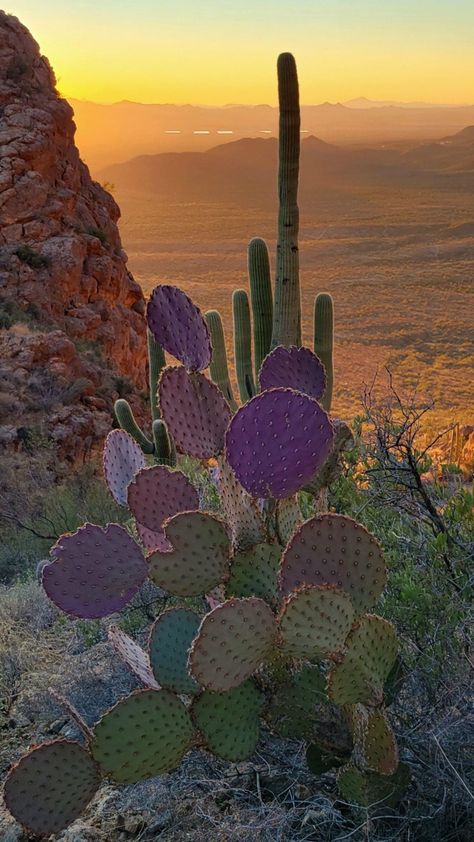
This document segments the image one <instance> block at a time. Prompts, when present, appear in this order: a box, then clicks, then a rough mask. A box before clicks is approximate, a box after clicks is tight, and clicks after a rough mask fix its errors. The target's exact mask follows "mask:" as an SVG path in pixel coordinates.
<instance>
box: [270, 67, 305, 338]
mask: <svg viewBox="0 0 474 842" xmlns="http://www.w3.org/2000/svg"><path fill="white" fill-rule="evenodd" d="M277 69H278V97H279V102H280V131H279V169H278V195H279V201H280V205H279V212H278V242H277V262H276V278H275V308H274V313H273V334H272V348H276V346H277V345H301V301H300V281H299V250H298V231H299V210H298V201H297V199H298V174H299V157H300V109H299V92H298V76H297V72H296V63H295V60H294V58H293V56H292V55H291V53H282V54H281V55H280V56H279V57H278V65H277Z"/></svg>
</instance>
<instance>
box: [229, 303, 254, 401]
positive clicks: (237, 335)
mask: <svg viewBox="0 0 474 842" xmlns="http://www.w3.org/2000/svg"><path fill="white" fill-rule="evenodd" d="M232 311H233V314H234V354H235V370H236V374H237V383H238V384H239V393H240V399H241V401H242V403H246V402H247V401H248V400H250V398H253V396H254V395H255V383H254V379H253V372H252V336H251V329H250V307H249V298H248V295H247V293H246V291H245V290H244V289H236V290H234V294H233V295H232Z"/></svg>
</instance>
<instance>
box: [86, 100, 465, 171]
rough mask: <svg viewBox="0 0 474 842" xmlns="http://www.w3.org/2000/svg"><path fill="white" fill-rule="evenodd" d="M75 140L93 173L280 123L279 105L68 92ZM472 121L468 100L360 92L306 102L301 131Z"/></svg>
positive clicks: (356, 134) (383, 137)
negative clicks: (413, 99) (99, 98)
mask: <svg viewBox="0 0 474 842" xmlns="http://www.w3.org/2000/svg"><path fill="white" fill-rule="evenodd" d="M71 103H72V106H73V108H74V112H75V120H76V125H77V142H78V145H79V148H80V151H81V154H82V156H83V158H84V159H85V160H86V161H87V162H88V164H89V166H90V167H91V169H92V172H93V173H94V174H95V173H96V172H97V171H98V170H99V169H101V168H103V167H104V166H106V165H107V164H111V163H114V162H116V161H125V160H127V159H129V158H132V157H135V156H136V155H140V154H154V153H159V152H203V151H205V150H207V149H210V148H212V147H213V146H216V144H223V143H226V142H232V141H235V140H240V139H242V138H246V137H253V138H258V137H260V138H265V137H267V136H272V135H276V134H277V131H278V110H277V108H276V107H272V106H269V105H255V106H248V105H229V106H225V107H219V108H216V107H214V108H205V107H202V106H197V105H172V104H164V105H153V104H150V105H148V104H142V103H137V102H129V101H123V102H117V103H114V104H112V105H101V104H98V103H93V102H84V101H81V100H71ZM472 124H474V105H465V106H440V105H432V106H430V105H429V104H428V103H407V104H401V103H391V102H390V103H386V102H373V101H370V100H369V101H366V100H364V99H363V98H361V99H358V100H352V101H351V102H349V103H345V104H341V103H335V104H333V103H329V102H325V103H322V104H320V105H306V106H302V109H301V129H302V132H303V136H308V135H316V136H317V137H319V138H321V139H322V140H324V141H325V142H326V143H332V144H339V145H344V146H347V145H352V146H354V145H356V146H357V145H358V146H361V145H362V146H367V145H384V146H393V145H397V146H399V145H403V144H408V145H410V144H411V145H413V143H416V142H420V141H427V140H435V139H437V138H440V137H443V136H444V135H450V134H454V133H456V132H458V131H460V130H461V129H462V128H464V127H465V126H468V125H472Z"/></svg>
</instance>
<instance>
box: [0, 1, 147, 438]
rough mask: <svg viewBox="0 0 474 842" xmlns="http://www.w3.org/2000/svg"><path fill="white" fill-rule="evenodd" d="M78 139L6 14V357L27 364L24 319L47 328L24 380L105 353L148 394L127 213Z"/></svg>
mask: <svg viewBox="0 0 474 842" xmlns="http://www.w3.org/2000/svg"><path fill="white" fill-rule="evenodd" d="M74 133H75V125H74V122H73V112H72V109H71V107H70V106H69V104H68V103H67V102H66V101H65V100H64V99H62V98H61V97H60V96H59V95H58V93H57V91H56V89H55V78H54V74H53V71H52V70H51V67H50V65H49V63H48V61H47V59H45V58H44V57H42V56H41V55H40V53H39V48H38V45H37V44H36V43H35V41H34V40H33V38H32V37H31V35H30V33H29V32H28V30H27V29H26V28H25V27H24V26H22V24H21V23H20V22H19V21H18V20H17V19H16V18H14V17H12V16H10V15H7V14H5V13H4V12H1V11H0V327H1V328H2V330H1V338H0V357H2V359H5V360H8V359H9V360H12V359H13V357H15V358H16V359H18V356H20V357H21V356H22V354H23V356H24V357H25V358H26V357H28V355H29V351H30V350H31V342H32V340H31V337H30V336H29V335H27V334H29V331H28V330H27V331H24V332H23V334H22V333H21V332H19V333H17V334H16V335H15V337H12V336H10V335H9V334H11V330H12V325H15V324H17V323H27V324H28V325H29V326H30V328H31V329H35V330H38V329H41V330H42V331H43V332H44V337H43V339H42V340H41V341H42V345H43V352H42V359H41V361H38V360H36V361H35V360H34V359H33V358H32V359H31V361H30V363H25V364H24V365H22V366H20V368H22V367H23V368H24V370H26V371H27V373H28V372H32V373H33V374H35V376H36V373H35V372H34V371H33V369H29V368H28V366H29V365H30V364H31V365H32V366H33V367H34V366H36V367H38V366H40V365H44V366H46V367H49V369H50V374H51V376H53V377H56V378H59V381H60V382H61V379H62V380H64V379H67V378H68V377H69V378H74V377H75V376H76V374H77V370H78V367H79V368H80V366H81V365H85V366H86V368H87V366H88V365H89V364H88V363H87V361H86V362H84V361H83V362H82V363H81V361H80V358H81V352H82V350H83V349H85V348H87V349H89V350H90V348H96V349H97V353H98V354H99V355H100V357H101V361H102V366H103V369H102V374H103V375H104V376H105V375H107V373H108V369H110V371H113V370H114V371H115V372H117V373H118V372H120V373H121V374H122V375H124V376H125V377H127V378H128V379H129V380H130V382H131V383H132V384H133V385H134V386H136V387H138V388H143V387H144V386H145V374H146V371H145V367H146V362H145V361H146V337H145V322H144V308H145V305H144V299H143V294H142V291H141V289H140V287H139V285H138V284H137V283H136V282H135V281H134V279H133V277H132V275H131V274H130V272H129V271H128V269H127V264H126V260H127V257H126V254H125V253H124V251H123V250H122V245H121V241H120V235H119V232H118V228H117V220H118V218H119V216H120V211H119V208H118V206H117V204H116V202H115V201H114V199H113V197H112V196H111V195H110V194H109V193H108V192H107V191H106V190H104V189H103V188H102V187H101V186H100V185H99V184H97V183H96V182H94V181H92V179H91V177H90V175H89V170H88V169H87V167H86V165H85V164H84V163H83V162H82V161H81V160H80V157H79V153H78V150H77V148H76V146H75V144H74ZM58 331H61V335H62V339H61V341H62V342H63V346H64V348H66V347H67V348H69V351H68V353H69V354H72V353H73V349H74V354H75V357H74V359H76V363H75V365H76V371H73V370H72V368H71V367H70V365H71V363H72V360H73V358H72V357H71V360H70V361H69V362H68V361H66V360H65V359H64V360H63V363H61V364H64V368H63V369H61V370H59V368H58V365H59V363H58V361H57V354H56V350H57V343H58V341H59V339H58V337H59V336H60V334H58ZM48 337H49V338H48ZM48 342H51V343H52V345H51V347H50V348H49V350H48ZM22 343H23V344H24V346H25V350H24V352H23V351H21V349H20V350H18V346H21V345H22ZM33 344H34V343H33ZM12 348H15V349H16V350H15V354H14V355H13V356H12V354H13V351H12ZM55 349H56V350H55ZM104 368H105V371H104ZM109 373H110V372H109ZM28 376H29V374H28ZM77 376H80V377H83V376H84V375H83V374H82V373H81V374H79V375H77ZM26 379H28V377H27V378H26ZM89 379H91V380H92V381H93V379H94V378H90V377H89ZM99 385H100V384H96V389H97V388H98V387H99ZM85 397H87V395H83V396H82V397H81V401H82V404H83V409H88V411H89V413H91V412H92V411H93V409H94V407H92V404H91V403H89V406H88V407H87V404H84V398H85ZM88 397H89V398H93V397H94V395H93V394H90V395H89V396H88ZM99 403H100V401H99ZM98 411H101V410H98ZM3 413H5V407H3ZM20 414H21V413H20ZM1 416H2V407H1V406H0V419H1ZM7 420H10V419H7ZM4 422H5V414H4V417H3V419H2V420H0V423H4ZM15 424H16V426H18V425H19V424H21V419H20V420H18V419H17V420H16V421H15ZM92 427H94V424H92ZM99 427H102V425H99ZM92 435H94V433H92Z"/></svg>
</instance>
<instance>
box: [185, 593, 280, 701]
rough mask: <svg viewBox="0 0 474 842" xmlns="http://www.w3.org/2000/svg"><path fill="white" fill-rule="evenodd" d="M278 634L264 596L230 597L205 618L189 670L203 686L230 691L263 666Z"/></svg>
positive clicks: (191, 653) (190, 660)
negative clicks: (259, 597) (260, 597)
mask: <svg viewBox="0 0 474 842" xmlns="http://www.w3.org/2000/svg"><path fill="white" fill-rule="evenodd" d="M275 637H276V625H275V618H274V616H273V613H272V611H271V609H270V608H269V606H268V605H267V604H266V603H265V602H264V601H263V600H262V599H256V598H254V597H251V598H249V599H229V600H228V601H227V602H224V603H223V604H222V605H219V606H218V607H217V608H214V610H213V611H211V612H210V613H209V614H206V616H205V617H204V619H203V621H202V623H201V626H200V629H199V632H198V634H197V637H196V638H195V639H194V643H193V645H192V648H191V652H190V655H189V667H190V672H191V674H192V675H193V676H194V678H196V680H197V681H198V682H199V683H200V684H201V686H202V687H206V688H207V689H209V690H216V691H217V692H225V691H226V690H231V689H232V688H233V687H238V685H239V684H242V683H243V682H244V681H245V679H246V678H249V677H250V676H251V675H252V673H254V672H255V671H256V670H257V669H258V668H259V667H260V666H261V664H262V663H263V661H264V660H265V658H267V657H268V655H269V654H270V653H271V651H272V649H273V645H274V641H275Z"/></svg>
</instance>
